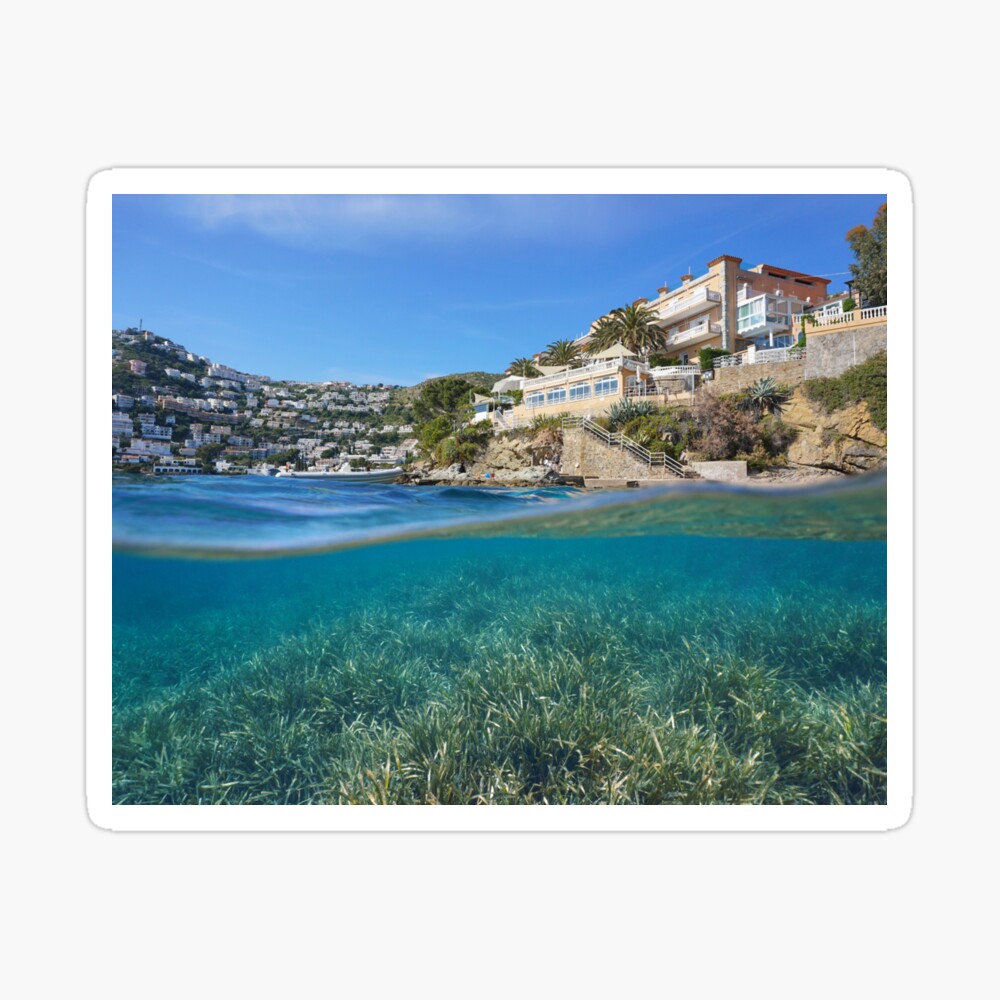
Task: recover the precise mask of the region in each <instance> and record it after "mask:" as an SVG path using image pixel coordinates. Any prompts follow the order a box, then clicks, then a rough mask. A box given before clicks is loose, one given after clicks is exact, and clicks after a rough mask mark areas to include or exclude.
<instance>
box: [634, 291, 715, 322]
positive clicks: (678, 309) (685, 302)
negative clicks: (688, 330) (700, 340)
mask: <svg viewBox="0 0 1000 1000" xmlns="http://www.w3.org/2000/svg"><path fill="white" fill-rule="evenodd" d="M720 302H722V294H721V293H720V292H716V291H713V290H712V289H711V288H699V289H698V290H697V291H694V292H691V293H690V294H688V295H678V296H677V297H676V298H672V299H668V300H667V301H666V302H663V303H661V304H657V303H655V302H651V303H650V304H649V308H650V309H652V310H653V311H654V312H655V313H656V314H657V316H658V317H659V318H660V320H661V321H668V322H669V323H677V322H679V321H680V320H682V319H684V318H686V317H688V316H696V315H697V314H698V313H700V312H705V311H706V310H708V309H712V308H713V307H714V306H717V305H718V304H719V303H720Z"/></svg>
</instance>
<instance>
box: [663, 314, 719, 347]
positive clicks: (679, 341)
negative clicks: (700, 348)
mask: <svg viewBox="0 0 1000 1000" xmlns="http://www.w3.org/2000/svg"><path fill="white" fill-rule="evenodd" d="M721 334H722V324H721V323H710V322H709V321H708V320H707V319H705V320H702V321H701V322H700V323H698V324H696V325H694V326H690V327H688V328H687V329H686V330H679V331H678V332H677V333H673V334H671V335H670V336H669V337H668V338H667V347H668V348H673V347H680V346H681V345H683V344H694V343H697V342H698V341H699V340H707V339H708V338H709V337H718V336H720V335H721Z"/></svg>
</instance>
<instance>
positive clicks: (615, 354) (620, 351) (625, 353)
mask: <svg viewBox="0 0 1000 1000" xmlns="http://www.w3.org/2000/svg"><path fill="white" fill-rule="evenodd" d="M588 357H589V358H592V359H593V360H594V361H598V360H603V359H604V358H634V357H637V355H636V353H635V351H630V350H629V349H628V348H627V347H626V346H625V345H624V344H623V343H622V342H621V341H618V343H617V344H614V345H612V346H611V347H609V348H608V349H607V350H606V351H601V352H600V353H598V354H589V355H588Z"/></svg>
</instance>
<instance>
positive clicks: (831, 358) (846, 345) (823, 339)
mask: <svg viewBox="0 0 1000 1000" xmlns="http://www.w3.org/2000/svg"><path fill="white" fill-rule="evenodd" d="M886 330H887V326H886V324H885V323H881V324H871V325H868V326H855V327H847V328H846V329H843V330H841V329H838V328H837V327H832V328H829V329H827V330H823V331H822V332H818V331H817V330H815V329H814V330H810V329H808V328H807V329H806V360H805V377H806V378H833V377H835V376H837V375H842V374H843V373H844V372H845V371H847V369H848V368H852V367H853V366H854V365H859V364H861V362H862V361H865V360H866V359H868V358H870V357H871V356H872V355H873V354H878V352H879V351H884V350H885V349H886Z"/></svg>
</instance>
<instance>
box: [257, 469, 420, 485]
mask: <svg viewBox="0 0 1000 1000" xmlns="http://www.w3.org/2000/svg"><path fill="white" fill-rule="evenodd" d="M402 471H403V470H402V469H399V468H396V469H376V470H374V471H373V472H354V471H352V470H351V469H344V468H343V467H341V468H340V469H337V470H331V469H322V470H319V469H314V470H309V471H308V472H296V471H295V470H294V469H287V468H286V469H279V470H278V472H277V477H278V478H283V479H320V480H322V481H323V482H326V483H392V482H395V481H396V480H397V479H398V478H399V475H400V473H401V472H402Z"/></svg>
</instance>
